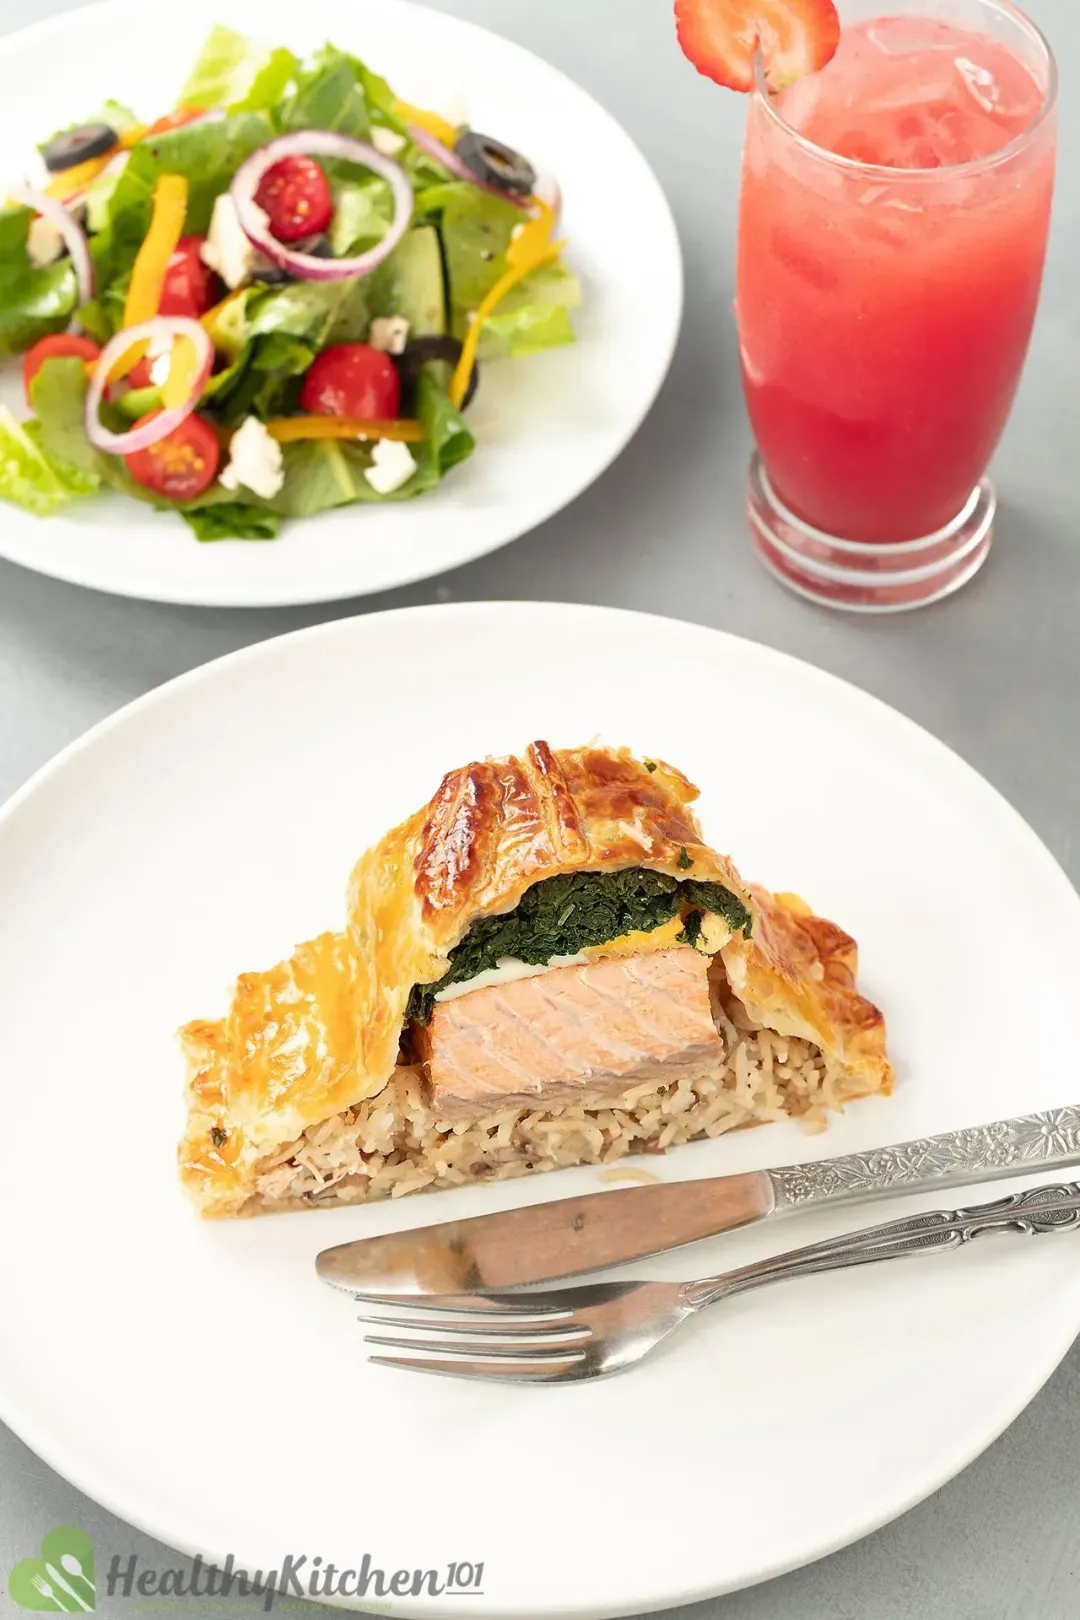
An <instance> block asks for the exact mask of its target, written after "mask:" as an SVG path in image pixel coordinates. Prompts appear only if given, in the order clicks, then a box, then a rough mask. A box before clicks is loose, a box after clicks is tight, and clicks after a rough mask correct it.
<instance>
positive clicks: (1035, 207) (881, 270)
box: [736, 0, 1057, 612]
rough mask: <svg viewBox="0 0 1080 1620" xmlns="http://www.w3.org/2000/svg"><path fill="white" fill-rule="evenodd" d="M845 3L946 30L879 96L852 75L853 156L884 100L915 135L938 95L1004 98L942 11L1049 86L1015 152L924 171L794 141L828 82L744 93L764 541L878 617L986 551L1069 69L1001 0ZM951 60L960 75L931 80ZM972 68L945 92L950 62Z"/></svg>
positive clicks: (743, 215) (784, 567) (774, 553)
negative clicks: (952, 47) (994, 465)
mask: <svg viewBox="0 0 1080 1620" xmlns="http://www.w3.org/2000/svg"><path fill="white" fill-rule="evenodd" d="M838 9H839V12H840V19H841V26H842V28H843V27H847V26H851V25H852V24H856V23H864V24H869V23H870V22H871V21H872V20H873V21H877V20H879V19H881V18H883V17H884V18H886V19H890V21H889V22H888V23H887V24H886V27H889V28H893V29H894V35H893V36H890V37H895V29H896V28H897V27H899V28H901V29H906V28H908V27H910V29H911V30H912V36H911V37H912V38H913V39H917V38H918V31H919V30H920V29H921V28H926V25H927V24H929V28H926V33H927V40H928V42H930V41H932V42H933V43H932V44H930V45H928V55H927V57H926V62H925V64H924V66H923V69H922V70H921V71H920V73H919V74H918V75H917V76H914V77H913V79H912V82H911V83H910V84H909V85H908V86H906V87H905V86H904V85H903V83H902V82H901V81H899V80H898V85H899V88H898V90H897V91H894V100H893V101H892V102H889V103H888V104H887V105H886V104H885V103H880V94H881V90H880V85H879V86H878V87H877V89H878V93H879V103H880V104H878V105H875V104H873V102H872V98H871V97H870V96H869V94H868V93H866V94H864V93H863V87H860V86H859V85H858V83H856V84H855V86H854V94H853V95H852V96H851V97H850V117H849V119H848V122H849V123H850V125H851V129H852V130H853V131H854V132H855V134H854V135H850V136H849V138H847V139H846V141H845V142H844V143H843V144H846V145H847V147H848V148H849V149H850V148H851V147H852V145H853V144H854V145H855V148H856V150H857V151H858V138H857V137H858V131H859V126H860V119H863V120H866V119H868V117H869V115H873V116H874V117H878V116H880V115H881V113H882V109H883V107H885V110H886V112H887V113H888V115H889V116H890V117H891V116H892V111H891V110H892V109H894V108H895V109H897V117H903V118H905V119H906V120H907V122H906V123H904V124H902V125H901V124H898V125H897V128H898V129H905V130H906V129H909V128H910V129H915V130H917V129H918V128H919V127H920V125H919V118H920V117H922V116H923V114H924V112H925V110H926V109H927V108H929V109H930V112H931V114H932V115H933V116H935V117H939V118H940V119H947V117H948V116H949V114H950V107H949V105H948V101H949V96H952V97H953V99H954V100H955V94H956V93H957V86H958V85H960V87H961V89H965V90H966V89H970V90H971V91H972V94H973V95H975V96H976V97H979V96H984V97H985V98H987V108H988V110H992V108H993V102H994V98H995V97H997V96H998V94H999V92H998V89H997V88H996V86H995V85H994V82H993V75H992V74H991V75H989V76H987V75H986V72H985V70H984V69H980V68H977V67H973V65H972V64H971V62H969V61H967V59H966V58H964V57H962V56H960V55H958V56H957V57H956V59H955V60H954V59H953V57H952V56H951V54H950V51H949V49H948V48H946V47H943V46H942V44H941V41H942V38H943V37H945V36H944V30H942V29H941V28H939V25H945V29H952V28H956V29H963V30H965V31H966V32H967V33H969V34H976V35H978V36H980V37H981V39H982V40H985V41H988V42H990V43H989V46H988V49H990V48H996V49H997V50H999V51H1000V50H1001V49H1004V50H1005V51H1007V52H1008V53H1010V55H1011V56H1012V57H1013V58H1015V59H1016V61H1018V62H1020V63H1022V64H1023V66H1024V67H1025V68H1026V69H1027V70H1028V73H1029V74H1030V76H1031V79H1032V80H1033V81H1034V82H1033V84H1029V85H1028V86H1027V89H1028V96H1029V100H1030V106H1029V105H1028V100H1025V101H1023V102H1019V103H1016V104H1015V107H1016V109H1018V110H1015V123H1016V125H1017V126H1018V132H1017V133H1014V134H1012V136H1011V138H1008V140H1007V144H1004V145H1002V146H1001V147H1000V149H999V150H996V151H993V152H990V153H989V154H988V155H986V156H980V157H976V158H973V159H970V160H968V161H958V162H950V161H944V162H941V161H940V159H939V160H938V161H939V163H940V166H938V167H923V168H916V167H910V168H907V167H904V168H896V167H892V166H887V165H886V164H885V163H882V162H881V161H880V160H879V161H867V162H864V161H861V160H858V159H857V158H856V157H851V156H838V155H837V154H836V153H835V152H832V151H829V150H827V149H826V148H825V147H824V146H822V145H816V144H815V143H814V142H813V141H812V140H810V139H808V138H807V137H806V136H805V135H804V134H802V133H800V131H799V129H798V128H797V127H795V125H797V124H800V123H803V124H805V123H806V121H807V120H806V118H805V116H804V115H805V113H806V110H807V106H808V105H809V104H808V103H807V101H806V98H807V97H814V96H822V95H823V94H824V93H825V86H824V85H823V83H822V82H821V76H820V75H812V76H809V77H807V78H806V79H802V80H798V81H797V82H796V83H795V84H794V85H792V86H791V87H790V88H789V89H788V90H787V91H786V92H784V94H783V95H782V96H780V97H775V96H770V95H769V93H768V92H767V91H766V89H765V85H764V80H763V78H762V76H761V73H760V71H759V75H758V85H757V89H756V90H755V91H754V92H753V93H752V95H751V98H750V107H749V115H748V123H747V130H746V140H745V146H744V152H743V173H742V191H741V199H740V212H739V249H738V270H737V288H736V317H737V323H738V330H739V344H740V353H741V359H742V370H743V383H744V387H745V391H746V400H747V406H748V409H749V414H750V421H751V425H752V427H753V430H754V436H755V439H756V441H757V450H756V453H755V454H754V456H753V458H752V461H751V464H750V476H749V496H748V513H749V520H750V530H751V536H752V539H753V542H754V544H755V546H756V547H757V550H758V553H759V555H760V556H761V558H762V560H763V561H764V562H765V564H766V565H767V566H768V567H769V568H770V569H771V570H772V572H773V573H774V574H775V575H776V576H777V577H778V578H779V579H780V580H781V581H782V582H783V583H784V584H786V585H788V586H790V587H791V588H792V589H793V590H796V591H798V592H800V593H801V594H802V595H804V596H808V597H811V598H812V599H813V600H815V601H818V602H823V603H827V604H829V605H831V606H833V607H841V608H848V609H854V610H857V611H864V612H875V611H876V612H883V611H894V610H897V609H900V608H910V607H916V606H919V605H921V604H923V603H926V602H932V601H936V600H937V599H938V598H939V597H942V596H945V595H947V594H948V593H949V592H951V591H955V590H957V589H958V588H959V587H960V586H962V585H963V584H965V583H966V582H967V581H968V580H969V579H970V578H971V577H972V576H973V575H974V574H975V572H976V571H977V570H978V568H979V567H980V566H981V564H982V563H983V562H984V561H985V559H986V556H987V553H988V552H989V550H990V545H991V541H992V539H993V529H994V515H995V508H996V499H995V495H994V490H993V486H992V485H991V483H990V480H989V479H988V478H987V476H986V469H987V466H988V464H989V462H990V458H991V456H992V454H993V451H994V448H995V446H996V444H997V441H998V439H999V437H1000V435H1001V432H1002V429H1003V428H1004V426H1005V422H1006V418H1007V417H1008V414H1009V410H1010V407H1011V405H1012V401H1013V396H1014V394H1015V392H1016V386H1017V383H1018V381H1019V378H1020V371H1021V368H1022V365H1023V362H1024V356H1025V354H1026V351H1027V347H1028V339H1029V337H1030V335H1031V328H1032V323H1033V321H1034V318H1035V308H1036V304H1037V302H1038V296H1039V287H1040V283H1041V279H1042V270H1043V261H1044V258H1045V252H1046V239H1047V231H1048V228H1049V221H1050V201H1051V193H1052V190H1053V180H1054V161H1055V150H1056V98H1057V73H1056V69H1055V65H1054V60H1053V56H1052V54H1051V52H1050V48H1049V46H1048V45H1047V43H1046V41H1045V40H1044V38H1043V37H1042V35H1041V34H1040V32H1039V30H1038V29H1037V28H1036V27H1035V25H1034V24H1033V23H1032V22H1030V21H1029V20H1028V18H1026V17H1025V16H1024V15H1023V14H1022V13H1021V12H1020V11H1018V10H1017V9H1016V8H1015V7H1014V6H1012V5H1011V4H1009V3H1007V0H839V6H838ZM891 19H903V22H902V23H901V24H893V23H892V22H891ZM933 30H937V32H934V31H933ZM872 32H873V31H872V30H871V33H872ZM879 32H883V30H879ZM930 51H934V52H936V53H937V54H936V55H931V54H929V52H930ZM939 56H940V71H941V73H942V74H943V75H945V77H944V78H943V79H942V83H941V85H939V86H935V84H934V83H932V82H931V80H932V79H934V77H935V76H936V75H937V74H938V71H939V63H938V57H939ZM825 71H826V73H827V72H828V69H826V70H825ZM961 72H962V73H963V83H962V85H961V81H960V80H959V79H957V80H956V82H954V83H952V85H951V88H950V81H949V79H948V75H949V74H950V73H952V74H954V75H956V74H959V73H961ZM980 74H982V78H980V77H979V75H980ZM1024 82H1025V84H1027V80H1026V79H1025V81H1024ZM942 86H944V87H945V88H944V89H943V88H942ZM935 95H936V96H937V97H938V100H937V101H936V102H935V101H934V97H935ZM942 97H944V98H945V99H944V100H942ZM909 102H910V106H909V105H908V103H909ZM830 116H831V114H830ZM952 116H954V117H955V116H957V115H956V113H953V114H952ZM965 116H966V113H965ZM972 116H977V108H976V109H975V112H973V114H972ZM1021 119H1022V120H1023V121H1022V122H1021ZM811 127H812V125H811ZM837 139H838V144H840V143H839V138H838V137H837ZM869 155H870V156H874V153H873V151H870V154H869Z"/></svg>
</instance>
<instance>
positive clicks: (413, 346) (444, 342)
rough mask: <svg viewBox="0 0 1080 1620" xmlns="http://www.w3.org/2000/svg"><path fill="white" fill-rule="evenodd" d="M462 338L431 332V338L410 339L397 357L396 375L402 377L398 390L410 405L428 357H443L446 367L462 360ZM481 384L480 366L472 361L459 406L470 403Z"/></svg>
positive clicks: (433, 358) (429, 358) (462, 407)
mask: <svg viewBox="0 0 1080 1620" xmlns="http://www.w3.org/2000/svg"><path fill="white" fill-rule="evenodd" d="M461 349H462V344H461V339H460V338H456V337H451V336H450V334H449V333H448V332H447V333H442V334H439V333H434V334H432V336H431V337H416V338H410V339H409V341H408V343H406V345H405V347H404V349H403V350H402V352H401V354H399V355H398V357H397V368H398V375H399V376H400V378H401V391H402V394H403V396H404V397H405V399H406V400H408V401H409V403H410V404H411V402H412V397H413V395H414V394H415V392H416V385H417V383H418V382H419V381H420V373H421V371H422V370H423V368H424V367H425V366H426V365H427V363H428V361H429V360H445V362H446V364H447V365H448V366H456V365H457V363H458V361H459V360H460V359H461ZM479 385H480V367H479V366H478V365H477V364H476V362H475V361H474V362H473V368H472V376H471V377H470V378H469V386H468V388H467V389H466V390H465V398H464V399H463V400H462V402H461V409H462V410H464V409H465V407H466V406H467V405H471V404H472V401H473V396H474V394H475V393H476V390H477V388H478V387H479Z"/></svg>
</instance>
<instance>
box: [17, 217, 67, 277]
mask: <svg viewBox="0 0 1080 1620" xmlns="http://www.w3.org/2000/svg"><path fill="white" fill-rule="evenodd" d="M26 251H27V253H28V254H29V255H30V263H31V264H33V265H35V266H36V267H37V268H38V269H39V270H41V269H43V268H44V266H45V265H47V264H55V263H56V261H57V259H58V258H59V257H60V255H61V253H63V251H64V238H63V237H62V236H61V235H60V232H59V231H58V230H57V228H56V226H55V225H54V224H53V222H52V220H51V219H45V218H44V217H43V216H42V215H41V214H39V215H38V217H37V218H36V219H35V220H32V221H31V223H30V234H29V236H28V237H27V239H26Z"/></svg>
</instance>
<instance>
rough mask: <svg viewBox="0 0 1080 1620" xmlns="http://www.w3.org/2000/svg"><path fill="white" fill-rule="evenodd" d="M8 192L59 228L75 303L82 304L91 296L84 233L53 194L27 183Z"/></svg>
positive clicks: (90, 268) (91, 265) (90, 264)
mask: <svg viewBox="0 0 1080 1620" xmlns="http://www.w3.org/2000/svg"><path fill="white" fill-rule="evenodd" d="M8 196H9V197H10V198H11V200H12V202H17V203H22V205H23V207H24V208H32V209H33V210H34V213H35V214H40V215H41V216H42V218H43V219H47V220H48V221H49V224H50V225H52V226H54V227H55V228H56V230H57V231H59V233H60V237H61V240H62V241H63V244H64V246H65V247H66V248H67V250H68V252H69V253H70V255H71V263H72V266H73V267H74V270H75V285H76V286H77V288H78V290H79V303H80V304H85V303H86V301H87V299H88V298H93V296H94V261H93V260H92V259H91V257H90V247H89V244H88V243H87V240H86V233H85V231H84V230H83V229H82V227H81V226H80V225H77V224H76V222H75V221H74V220H73V219H72V217H71V215H70V214H69V213H68V211H67V209H66V208H65V206H64V204H63V203H62V202H58V201H57V199H56V198H55V197H50V196H48V195H47V194H46V193H45V192H44V191H31V190H30V188H29V186H16V187H14V189H11V190H9V191H8Z"/></svg>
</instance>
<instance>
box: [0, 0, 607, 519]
mask: <svg viewBox="0 0 1080 1620" xmlns="http://www.w3.org/2000/svg"><path fill="white" fill-rule="evenodd" d="M140 110H141V111H142V112H143V114H144V116H145V115H146V113H147V112H149V111H152V109H140ZM77 111H78V112H79V113H80V114H84V113H85V112H86V109H77ZM40 152H41V157H42V159H43V162H44V166H45V170H46V179H45V181H43V183H42V185H41V187H40V189H30V188H26V187H15V188H9V192H8V201H7V203H6V204H5V206H4V207H3V208H2V209H0V360H11V359H13V358H14V357H16V356H22V367H23V378H24V385H25V392H26V401H27V406H28V408H29V412H30V414H29V416H28V418H27V419H26V420H22V421H20V420H18V419H17V418H16V416H15V415H14V414H13V413H12V412H10V411H8V410H7V409H6V408H0V497H2V498H3V499H5V500H7V501H11V502H14V503H15V504H16V505H19V506H22V507H24V508H26V509H27V510H29V511H32V512H35V513H37V514H39V515H41V516H48V515H50V514H51V513H54V512H57V511H59V510H61V509H63V508H66V507H67V506H68V505H69V503H71V502H72V501H77V500H84V499H87V498H91V497H93V496H94V495H95V493H97V492H98V491H100V490H102V489H113V490H119V491H122V492H123V493H124V494H126V495H129V496H131V497H132V498H133V499H136V500H141V501H145V502H148V503H150V504H151V505H153V506H156V507H158V508H161V509H169V510H173V511H176V512H178V513H179V514H180V515H181V517H183V518H184V520H185V521H186V522H187V523H188V524H189V525H190V527H191V528H192V530H193V531H194V533H195V535H196V537H197V538H198V539H199V540H226V539H243V540H271V539H273V538H275V537H276V535H277V534H278V531H279V525H280V522H281V520H282V518H290V517H310V516H312V515H313V514H315V513H316V512H322V511H324V510H327V509H328V508H330V507H337V506H346V505H350V504H352V503H354V502H364V501H398V500H405V499H408V498H410V497H412V496H414V495H422V494H424V493H425V492H426V491H428V490H430V489H432V488H433V487H434V486H435V485H436V484H437V483H438V482H439V481H440V480H441V479H442V478H443V477H444V476H445V475H446V474H447V473H449V472H450V471H451V470H452V469H453V468H454V467H455V466H456V465H457V464H458V463H459V462H461V461H463V460H465V458H466V457H468V456H470V455H471V454H472V452H473V450H474V448H475V441H474V437H473V434H472V432H471V431H470V428H469V424H468V409H469V406H470V404H471V401H472V398H473V396H474V394H475V392H476V389H477V387H478V386H480V385H481V373H482V371H483V370H484V369H485V368H486V366H487V364H488V363H489V362H491V361H495V360H505V359H520V358H523V357H527V356H528V355H530V354H532V353H534V352H536V351H539V350H541V349H549V348H554V347H557V346H559V345H561V344H565V343H571V342H573V340H574V331H573V324H572V319H571V317H572V312H573V311H574V309H575V308H576V307H577V305H578V304H579V302H580V289H579V285H578V282H577V280H576V278H575V276H574V275H573V273H572V272H571V271H570V270H568V269H567V268H566V266H565V265H564V263H563V258H562V252H563V247H564V243H562V242H561V241H559V240H558V237H557V227H558V214H559V194H558V187H557V184H556V182H555V181H554V180H553V179H551V178H550V177H541V176H538V175H537V173H536V172H535V170H534V168H533V166H532V164H531V163H530V162H529V160H528V158H527V157H526V156H524V155H523V154H521V153H519V152H517V151H515V150H514V149H513V148H511V147H509V146H507V145H505V144H504V143H503V142H501V141H500V140H498V139H497V138H496V137H494V136H489V135H482V134H479V133H478V132H476V131H474V130H472V129H470V128H468V127H462V126H459V125H455V124H452V123H450V122H448V121H447V120H446V119H444V118H442V117H441V116H439V115H438V114H437V113H435V112H432V111H430V110H428V109H424V108H418V107H413V106H410V105H408V104H406V103H405V102H403V101H401V100H400V99H399V98H398V97H397V96H396V95H395V94H394V92H393V90H391V88H390V86H389V85H388V84H387V83H386V81H385V80H384V79H382V78H380V77H379V76H378V75H377V74H376V73H373V72H372V71H371V69H370V68H368V67H367V66H366V65H365V64H364V63H363V62H362V61H360V60H359V59H358V58H357V57H355V56H351V55H349V54H348V53H347V52H345V51H341V50H338V49H337V48H336V47H334V46H332V45H327V46H326V47H325V48H324V49H322V50H321V51H319V52H317V53H316V55H315V56H313V57H312V58H310V59H309V60H307V61H300V60H298V59H297V58H296V57H295V56H294V55H293V54H292V53H291V52H290V51H288V50H285V49H277V50H273V49H269V48H266V47H264V46H262V45H259V44H257V43H255V42H253V41H251V40H249V39H245V38H243V37H242V36H241V35H239V34H236V33H234V32H233V31H232V30H231V29H228V28H224V27H220V26H219V27H216V28H215V29H213V31H212V32H211V34H210V37H209V38H208V39H207V41H206V43H205V45H204V47H203V50H202V52H201V54H200V56H199V59H198V61H197V62H196V63H195V66H194V68H193V69H192V72H191V74H190V76H189V78H188V80H187V83H186V84H185V85H184V87H183V89H182V90H181V92H180V95H179V97H178V100H177V104H176V107H175V108H174V109H173V110H172V111H170V112H168V113H167V114H165V115H164V116H162V117H159V118H157V119H156V121H154V122H151V123H149V124H143V123H140V122H139V118H138V115H137V113H136V112H135V111H134V110H132V109H129V108H126V107H121V106H118V105H116V104H115V103H109V104H107V105H106V106H105V107H103V108H101V109H100V110H99V111H97V112H94V113H93V114H92V115H91V116H90V117H89V118H87V119H86V121H85V122H82V123H78V124H73V125H72V126H71V127H70V128H68V129H65V130H61V131H59V132H58V133H56V134H55V135H53V136H52V137H51V138H50V139H49V140H47V141H46V142H44V144H43V145H42V147H41V148H40Z"/></svg>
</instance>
